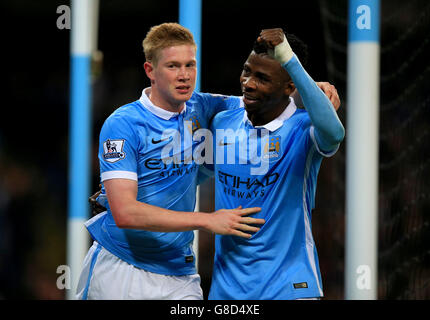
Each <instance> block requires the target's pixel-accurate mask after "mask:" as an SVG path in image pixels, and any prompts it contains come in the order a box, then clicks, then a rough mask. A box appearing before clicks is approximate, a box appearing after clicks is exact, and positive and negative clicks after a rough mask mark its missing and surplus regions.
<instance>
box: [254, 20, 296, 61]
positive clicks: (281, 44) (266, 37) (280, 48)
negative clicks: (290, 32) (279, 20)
mask: <svg viewBox="0 0 430 320" xmlns="http://www.w3.org/2000/svg"><path fill="white" fill-rule="evenodd" d="M257 41H258V42H263V43H265V44H266V46H267V47H268V48H269V49H272V50H273V51H272V50H269V54H271V55H272V56H273V57H274V58H275V59H276V60H278V61H279V63H280V64H284V63H286V62H288V61H290V59H291V58H292V57H293V55H294V53H293V50H292V49H291V46H290V44H289V43H288V41H287V38H286V37H285V33H284V31H283V30H282V29H280V28H275V29H263V30H262V31H261V32H260V36H259V37H258V38H257Z"/></svg>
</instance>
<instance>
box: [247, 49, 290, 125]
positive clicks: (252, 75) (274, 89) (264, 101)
mask: <svg viewBox="0 0 430 320" xmlns="http://www.w3.org/2000/svg"><path fill="white" fill-rule="evenodd" d="M289 80H290V79H289V76H288V73H287V72H286V71H285V70H284V69H283V68H282V66H281V65H280V64H279V63H278V62H277V61H276V60H274V59H272V58H270V57H269V56H267V55H265V54H256V53H255V52H251V54H250V55H249V57H248V59H247V60H246V62H245V64H244V66H243V70H242V74H241V75H240V84H241V88H242V93H243V102H244V103H245V109H246V111H247V112H248V114H249V113H253V114H258V115H272V114H273V115H274V116H275V115H276V116H277V115H279V114H280V113H281V112H282V111H283V110H284V109H285V107H286V104H285V101H286V99H288V96H289V94H290V93H291V92H292V91H291V86H289V85H287V83H291V82H289ZM265 118H269V121H271V120H273V119H270V118H271V116H269V117H265Z"/></svg>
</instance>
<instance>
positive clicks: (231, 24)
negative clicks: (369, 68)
mask: <svg viewBox="0 0 430 320" xmlns="http://www.w3.org/2000/svg"><path fill="white" fill-rule="evenodd" d="M64 4H65V5H70V3H69V2H68V1H53V0H50V1H43V2H42V1H41V2H35V1H29V0H21V1H17V2H11V1H10V2H2V3H1V4H0V9H1V12H2V13H3V19H2V20H1V22H0V26H1V30H2V40H3V50H2V54H3V65H2V76H3V86H2V87H3V88H2V89H3V90H2V103H1V105H2V108H1V110H2V116H1V118H0V119H1V120H0V121H1V126H0V177H1V178H0V299H11V298H13V299H63V298H64V291H61V290H58V289H57V287H56V279H57V277H58V274H56V269H57V266H59V265H63V264H66V252H65V248H66V222H67V211H66V210H67V201H68V199H67V187H68V182H67V170H68V163H67V161H68V153H69V149H68V124H69V123H68V121H69V119H68V115H69V72H70V69H69V66H70V65H69V63H70V56H69V41H70V31H69V30H59V29H57V27H56V21H57V18H58V17H59V14H57V13H56V9H57V7H58V6H59V5H64ZM381 7H382V8H381V12H382V16H381V46H382V47H381V82H380V84H381V103H380V105H381V106H380V165H379V174H380V176H379V250H378V251H379V260H378V261H379V282H378V285H379V290H378V298H379V299H429V298H430V197H429V189H430V184H429V182H428V181H429V176H430V172H429V171H430V170H429V167H430V165H429V162H430V152H429V151H430V150H429V144H428V138H429V124H430V113H429V93H428V92H429V90H428V83H429V80H430V79H429V77H430V76H429V70H430V63H429V61H428V56H429V53H430V48H429V37H430V36H429V34H428V30H429V29H430V3H429V2H428V1H426V0H410V1H407V2H406V1H400V0H382V1H381ZM346 17H347V1H346V0H326V1H322V0H321V1H318V0H312V1H286V2H283V3H282V4H281V3H280V2H279V1H272V0H266V1H261V2H257V1H239V0H228V1H227V0H218V1H204V3H203V26H202V48H201V50H202V60H201V63H202V68H201V75H202V77H201V89H202V91H205V92H213V93H225V94H234V95H239V94H240V87H239V82H238V78H239V74H240V72H241V66H242V63H243V62H244V61H245V59H246V57H247V55H248V53H249V51H250V49H251V46H252V43H253V41H254V40H255V38H256V36H257V34H258V33H259V31H260V30H261V29H262V28H268V27H279V26H280V27H285V28H286V29H287V30H288V31H289V32H291V33H295V34H296V35H298V36H299V37H300V38H302V39H303V40H304V41H305V42H306V43H307V44H308V46H309V51H310V59H309V67H308V68H307V69H308V71H309V73H310V74H311V75H312V76H313V78H314V79H316V80H329V81H330V82H332V83H333V84H335V85H336V87H337V89H338V91H339V94H340V97H341V100H342V105H341V109H340V110H339V116H340V118H341V120H342V122H343V123H344V124H345V123H346V113H347V112H348V106H347V105H346V94H347V93H346V59H347V56H346V48H347V47H346V46H347V33H346V32H347V30H346V28H347V19H346ZM99 19H100V20H99V42H98V47H99V50H101V51H102V52H103V55H104V59H103V63H102V69H101V73H100V74H99V75H98V76H96V77H94V84H93V90H94V91H93V148H92V150H93V151H92V170H93V176H92V184H91V185H92V188H93V190H94V191H95V190H97V188H98V187H97V186H98V163H97V157H96V154H97V152H96V150H97V143H98V142H97V141H98V133H99V130H100V127H101V125H102V123H103V120H104V119H105V118H106V117H107V116H108V115H109V114H110V113H111V112H112V111H113V110H114V109H115V108H117V107H119V106H121V105H123V104H125V103H127V102H129V101H133V100H135V99H137V98H138V97H139V96H140V93H141V90H142V88H144V87H146V86H148V85H149V82H148V80H147V79H146V77H145V74H144V71H143V68H142V64H143V61H144V60H143V59H144V56H143V53H142V48H141V41H142V39H143V37H144V35H145V33H146V32H147V30H148V29H149V27H150V26H152V25H154V24H159V23H161V22H166V21H177V19H178V4H177V1H167V0H159V1H156V2H155V1H136V0H133V1H132V0H127V1H119V0H101V1H100V18H99ZM346 130H347V131H346V132H347V135H346V139H345V142H344V143H343V144H342V146H341V148H340V150H339V152H338V153H337V154H336V156H334V157H333V158H331V159H329V160H326V161H324V162H323V164H322V168H321V171H320V175H319V180H318V181H319V182H318V190H317V199H316V209H315V211H314V213H313V220H312V223H313V232H314V237H315V241H316V244H317V248H318V252H319V258H320V266H321V272H322V277H323V285H324V289H325V290H324V291H325V295H326V298H327V299H343V298H344V292H343V286H344V273H343V270H344V256H345V253H344V243H345V234H344V230H345V225H344V223H345V145H346V144H347V143H348V128H346ZM73 152H80V150H73ZM212 194H213V190H212V189H211V188H210V182H208V183H207V184H205V186H204V187H203V188H202V201H201V209H202V210H205V211H211V210H212V209H213V203H212V202H211V201H207V200H208V199H210V198H211V197H212ZM203 199H204V200H203ZM200 235H201V236H200V248H201V249H202V250H201V251H200V259H199V266H200V274H201V276H202V285H203V289H204V290H205V293H207V290H208V286H209V284H210V273H211V268H212V255H213V247H212V241H213V236H211V235H208V234H205V233H203V232H201V233H200ZM365 236H366V235H365V234H363V237H365Z"/></svg>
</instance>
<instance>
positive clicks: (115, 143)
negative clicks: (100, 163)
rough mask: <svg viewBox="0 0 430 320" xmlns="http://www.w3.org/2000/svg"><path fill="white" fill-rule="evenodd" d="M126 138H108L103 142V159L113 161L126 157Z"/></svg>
mask: <svg viewBox="0 0 430 320" xmlns="http://www.w3.org/2000/svg"><path fill="white" fill-rule="evenodd" d="M124 143H125V140H123V139H121V140H111V139H108V140H106V141H105V142H103V159H104V160H105V161H107V162H110V163H113V162H117V161H119V160H121V159H124V158H125V152H124V151H123V148H124Z"/></svg>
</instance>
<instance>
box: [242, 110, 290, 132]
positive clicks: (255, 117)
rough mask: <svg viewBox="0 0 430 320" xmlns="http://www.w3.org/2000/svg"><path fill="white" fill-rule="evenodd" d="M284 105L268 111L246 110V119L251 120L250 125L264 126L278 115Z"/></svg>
mask: <svg viewBox="0 0 430 320" xmlns="http://www.w3.org/2000/svg"><path fill="white" fill-rule="evenodd" d="M285 108H286V107H285V106H284V107H282V108H276V109H272V110H270V111H265V112H258V111H254V112H251V111H246V112H247V116H248V119H249V120H250V121H251V123H252V125H253V126H254V127H255V126H264V125H266V124H268V123H269V122H271V121H273V120H275V119H276V118H277V117H279V116H280V115H281V114H282V112H284V110H285Z"/></svg>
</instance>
